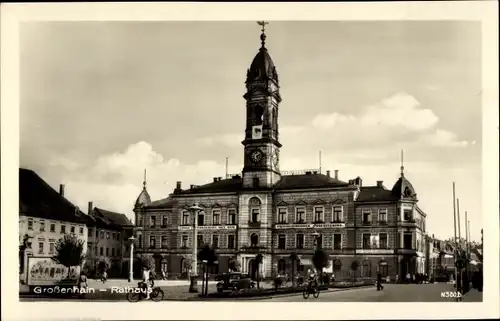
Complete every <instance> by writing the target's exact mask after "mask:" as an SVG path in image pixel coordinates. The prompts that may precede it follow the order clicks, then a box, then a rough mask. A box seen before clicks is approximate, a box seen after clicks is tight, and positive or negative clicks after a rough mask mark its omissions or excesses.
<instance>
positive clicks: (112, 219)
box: [91, 207, 133, 229]
mask: <svg viewBox="0 0 500 321" xmlns="http://www.w3.org/2000/svg"><path fill="white" fill-rule="evenodd" d="M91 217H92V218H93V219H94V222H95V223H96V225H97V226H98V227H102V228H109V229H122V228H124V227H128V226H133V224H132V222H131V221H130V220H129V219H128V218H127V216H126V215H125V214H122V213H116V212H111V211H108V210H105V209H102V208H98V207H95V208H94V210H93V211H92V215H91Z"/></svg>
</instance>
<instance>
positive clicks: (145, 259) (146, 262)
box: [140, 254, 155, 271]
mask: <svg viewBox="0 0 500 321" xmlns="http://www.w3.org/2000/svg"><path fill="white" fill-rule="evenodd" d="M140 260H141V261H140V262H141V266H143V267H148V268H149V269H150V270H152V271H154V270H155V259H154V258H153V256H152V255H150V254H143V255H142V256H141V257H140Z"/></svg>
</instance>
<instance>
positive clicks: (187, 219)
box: [182, 209, 237, 226]
mask: <svg viewBox="0 0 500 321" xmlns="http://www.w3.org/2000/svg"><path fill="white" fill-rule="evenodd" d="M236 216H237V211H236V209H228V210H227V224H229V225H236ZM221 217H222V215H221V210H220V209H213V210H212V225H221V224H222V219H221ZM197 219H198V222H197V225H198V226H204V225H206V221H205V212H204V211H200V212H199V213H198V217H197ZM190 224H193V222H192V219H191V215H190V213H189V211H182V225H190Z"/></svg>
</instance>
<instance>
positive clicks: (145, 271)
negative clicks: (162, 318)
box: [142, 265, 151, 300]
mask: <svg viewBox="0 0 500 321" xmlns="http://www.w3.org/2000/svg"><path fill="white" fill-rule="evenodd" d="M142 282H143V284H144V287H145V291H146V300H149V292H150V291H149V289H150V287H151V284H150V270H149V266H146V265H145V266H143V268H142Z"/></svg>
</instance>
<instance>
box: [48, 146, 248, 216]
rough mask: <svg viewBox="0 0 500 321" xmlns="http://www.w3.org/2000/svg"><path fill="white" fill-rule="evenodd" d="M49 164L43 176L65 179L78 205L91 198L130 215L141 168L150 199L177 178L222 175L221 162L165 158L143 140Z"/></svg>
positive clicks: (234, 169)
mask: <svg viewBox="0 0 500 321" xmlns="http://www.w3.org/2000/svg"><path fill="white" fill-rule="evenodd" d="M48 167H49V168H48V169H47V170H45V171H44V173H43V175H42V176H43V177H44V179H48V181H49V182H53V183H56V184H59V183H64V184H65V185H66V186H67V189H66V194H67V197H68V199H70V200H71V201H72V202H74V203H75V204H76V205H77V206H79V207H80V208H82V209H85V210H86V206H87V205H86V204H87V203H88V202H89V201H93V202H94V205H95V206H97V207H102V208H106V209H109V210H111V211H117V212H120V213H124V214H127V215H128V216H129V217H130V218H132V215H133V212H132V209H133V206H134V202H135V200H136V198H137V196H138V195H139V193H140V192H141V189H142V182H143V179H144V178H143V173H144V169H147V187H148V191H149V193H150V195H151V197H152V199H161V198H164V197H167V196H168V194H170V193H171V192H172V191H173V189H174V187H175V185H176V182H177V181H182V182H183V188H189V184H197V185H201V184H206V183H208V182H210V181H212V178H213V177H215V176H220V177H222V176H224V175H225V164H224V163H218V162H216V161H213V160H203V159H202V160H199V161H197V162H196V163H188V162H182V161H181V160H179V159H176V158H170V159H166V158H165V157H164V156H163V155H162V154H160V153H158V152H156V151H155V150H154V149H153V146H151V144H149V143H147V142H144V141H141V142H137V143H134V144H131V145H129V146H128V147H127V148H125V149H124V150H123V151H117V152H114V153H110V154H106V155H102V156H100V157H98V158H97V159H95V160H94V161H93V162H91V163H88V164H83V163H79V162H78V160H74V159H68V158H67V157H61V156H56V157H53V159H52V160H51V161H50V163H49V166H48ZM228 171H229V172H230V173H239V172H241V166H240V164H233V165H232V166H229V168H228ZM46 176H49V177H46ZM56 180H57V182H56ZM54 185H55V184H54Z"/></svg>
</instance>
